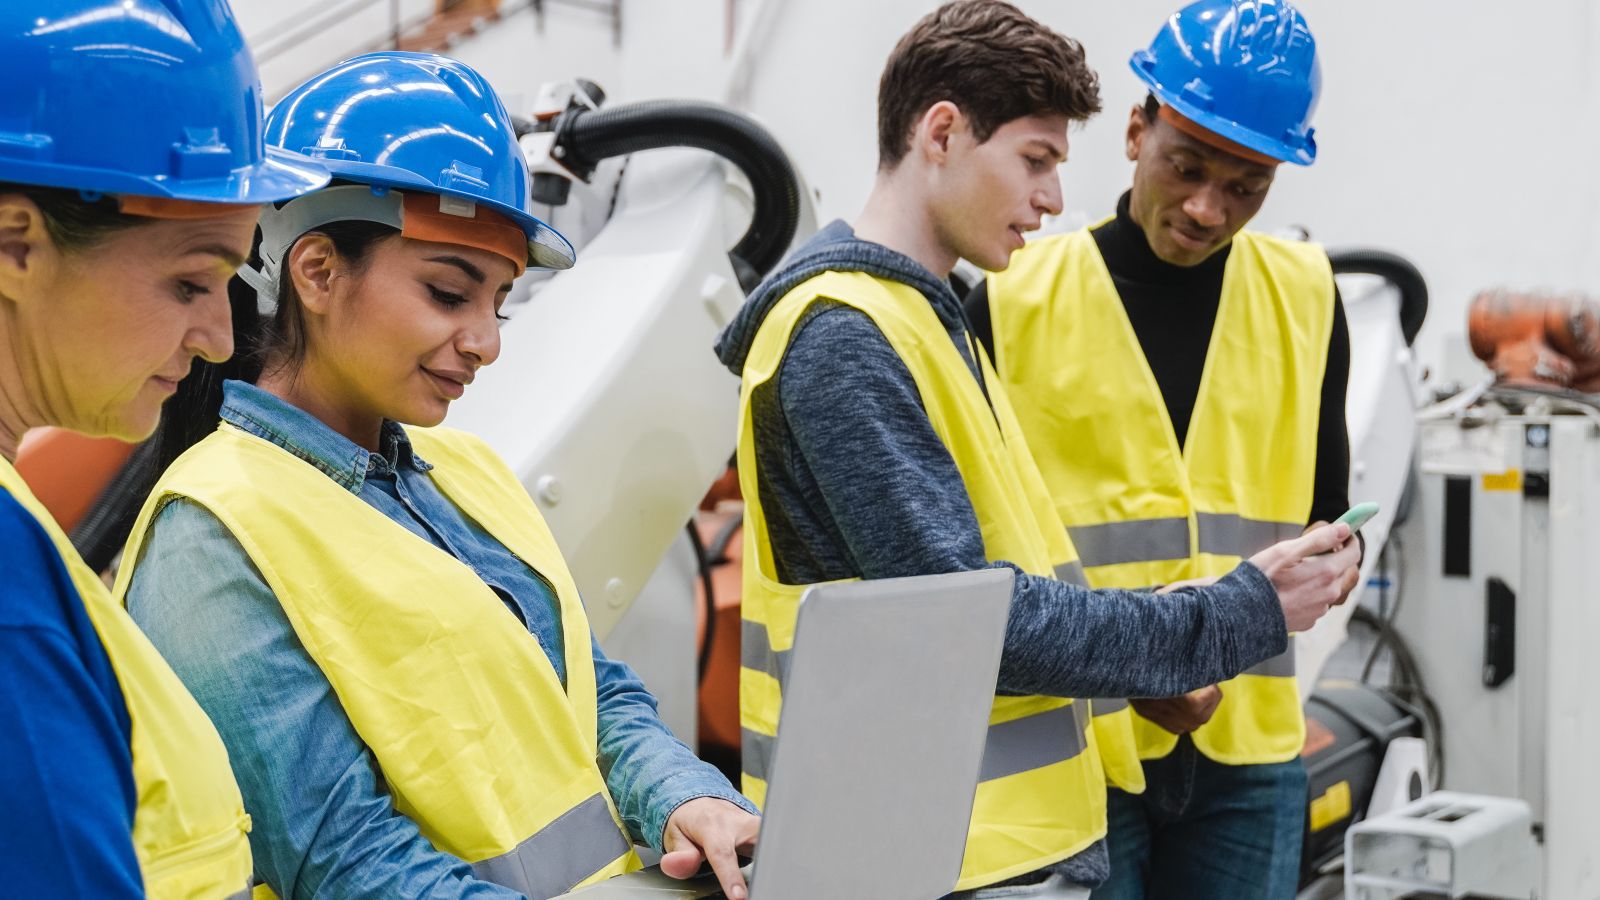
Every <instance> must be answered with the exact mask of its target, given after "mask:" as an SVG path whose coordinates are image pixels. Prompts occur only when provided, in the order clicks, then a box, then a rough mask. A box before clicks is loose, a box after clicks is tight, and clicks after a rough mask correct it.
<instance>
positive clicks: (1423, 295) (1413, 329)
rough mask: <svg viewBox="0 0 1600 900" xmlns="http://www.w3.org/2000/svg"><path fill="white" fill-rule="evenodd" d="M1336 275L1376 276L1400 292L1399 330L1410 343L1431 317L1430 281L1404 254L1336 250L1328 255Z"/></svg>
mask: <svg viewBox="0 0 1600 900" xmlns="http://www.w3.org/2000/svg"><path fill="white" fill-rule="evenodd" d="M1328 261H1329V262H1331V263H1333V274H1335V275H1355V274H1360V275H1377V276H1378V277H1380V278H1382V279H1384V280H1385V281H1388V282H1389V283H1390V284H1392V285H1394V286H1395V289H1396V290H1398V291H1399V292H1400V333H1401V334H1403V335H1405V339H1406V346H1408V347H1409V346H1411V343H1412V341H1415V340H1416V338H1417V332H1419V331H1421V330H1422V323H1423V320H1425V319H1427V317H1428V282H1427V280H1426V279H1424V278H1423V277H1422V272H1421V271H1419V270H1418V269H1417V267H1416V266H1415V265H1412V263H1411V261H1410V260H1408V259H1406V258H1405V257H1403V256H1397V255H1395V254H1393V253H1390V252H1388V251H1386V250H1367V249H1355V250H1336V251H1333V252H1330V253H1329V254H1328Z"/></svg>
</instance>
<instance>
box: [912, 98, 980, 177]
mask: <svg viewBox="0 0 1600 900" xmlns="http://www.w3.org/2000/svg"><path fill="white" fill-rule="evenodd" d="M966 130H967V117H966V116H964V115H962V114H961V109H960V107H958V106H956V105H955V104H954V103H951V102H950V101H949V100H940V101H939V102H938V103H935V104H934V105H932V106H930V107H928V111H927V112H925V113H923V114H922V120H921V121H920V122H918V123H917V130H916V132H915V134H913V135H912V138H911V140H912V142H913V144H914V145H915V146H916V147H917V148H918V149H920V150H921V151H922V154H923V156H924V157H925V158H926V159H927V160H928V161H929V162H933V163H942V162H944V160H945V159H946V158H947V157H949V155H950V139H951V137H953V136H954V135H957V134H960V133H962V132H965V131H966Z"/></svg>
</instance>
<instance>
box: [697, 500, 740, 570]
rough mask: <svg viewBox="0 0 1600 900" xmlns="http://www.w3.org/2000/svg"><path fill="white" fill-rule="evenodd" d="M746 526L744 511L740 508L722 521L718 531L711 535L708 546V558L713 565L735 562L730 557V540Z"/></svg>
mask: <svg viewBox="0 0 1600 900" xmlns="http://www.w3.org/2000/svg"><path fill="white" fill-rule="evenodd" d="M743 527H744V511H743V510H740V511H739V512H737V513H734V514H733V515H732V516H730V517H729V518H728V521H726V522H723V523H722V527H721V528H718V529H717V533H716V534H714V535H712V536H711V546H709V547H707V548H706V560H707V561H708V562H710V563H711V565H712V566H713V567H715V566H721V565H726V564H728V563H731V562H733V560H732V559H729V558H728V542H729V541H731V540H733V535H734V533H735V532H737V531H738V530H739V529H740V528H743Z"/></svg>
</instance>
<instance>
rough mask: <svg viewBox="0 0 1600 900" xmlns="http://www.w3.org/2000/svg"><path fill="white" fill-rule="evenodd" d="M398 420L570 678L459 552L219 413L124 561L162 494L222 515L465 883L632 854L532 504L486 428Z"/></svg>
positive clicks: (169, 477)
mask: <svg viewBox="0 0 1600 900" xmlns="http://www.w3.org/2000/svg"><path fill="white" fill-rule="evenodd" d="M407 433H408V434H409V435H410V437H411V441H412V444H413V446H415V448H416V451H417V453H418V454H419V455H421V456H422V457H424V458H426V459H427V460H429V461H430V462H431V463H433V464H434V468H433V469H432V470H431V472H430V475H431V477H432V478H433V480H434V483H435V484H436V485H438V487H439V489H440V491H441V492H443V493H444V495H445V496H446V497H448V498H450V500H451V502H453V503H455V504H456V505H457V506H458V507H460V509H461V511H462V512H464V513H465V514H466V515H467V516H469V517H470V518H471V519H472V520H473V521H475V522H477V523H478V524H479V525H481V526H483V528H484V529H485V530H487V531H488V532H489V533H490V534H491V535H493V536H494V537H495V539H496V540H498V541H500V542H501V543H503V544H504V545H505V546H506V547H507V548H509V549H510V550H511V552H512V553H514V554H516V556H517V557H518V558H519V559H521V560H523V561H524V562H526V563H527V564H528V565H529V566H530V567H532V568H533V569H534V570H535V571H536V572H538V574H539V575H540V576H541V577H543V578H544V579H545V580H546V581H548V582H549V583H550V585H551V587H552V588H554V591H555V594H556V597H557V598H558V600H559V601H560V605H561V628H562V637H563V640H564V642H565V653H566V668H567V684H566V687H565V689H563V688H562V685H561V681H560V680H559V679H558V678H557V677H556V672H555V668H554V667H553V666H551V665H550V661H549V659H548V658H547V657H546V656H545V653H544V651H543V650H542V649H540V647H539V644H538V642H537V641H536V640H534V638H533V637H532V636H531V635H530V634H529V633H528V630H527V628H526V627H524V626H523V624H522V622H521V621H519V620H518V618H517V616H516V615H515V614H513V613H512V612H511V610H509V609H508V608H507V607H506V605H505V603H504V602H502V601H501V600H500V598H499V597H498V596H497V595H496V594H495V593H494V591H493V590H491V589H490V588H489V586H488V585H486V584H484V582H483V581H482V580H481V579H480V578H479V577H478V576H477V575H476V574H475V573H474V572H473V570H472V569H471V568H470V567H469V566H467V565H466V564H464V563H462V562H460V561H458V560H457V559H455V558H454V557H453V556H451V555H450V554H448V553H446V552H444V551H443V550H440V549H439V548H438V547H435V546H434V545H433V544H431V543H429V542H428V541H426V540H423V539H422V538H420V537H417V536H416V535H415V534H412V533H411V532H410V531H408V530H407V529H406V528H404V527H403V526H401V525H400V524H399V523H397V522H395V521H393V520H392V519H390V518H389V517H387V516H385V515H383V514H382V513H380V512H378V511H377V510H375V509H373V508H372V507H371V506H369V505H367V504H366V503H365V502H363V501H362V500H361V498H359V497H357V496H356V495H355V494H352V493H351V492H349V491H348V490H345V489H344V488H342V487H340V486H339V485H338V484H336V483H335V482H334V481H333V480H332V479H330V478H328V477H327V476H326V475H324V474H322V472H320V471H318V470H317V469H316V468H315V467H313V466H311V465H310V464H309V463H306V462H304V461H302V460H301V459H299V458H297V457H295V456H294V455H292V454H290V453H288V452H286V451H284V450H283V449H281V448H279V447H278V446H276V445H274V444H272V443H270V442H268V441H265V440H262V439H260V438H257V437H255V436H253V435H250V434H247V433H245V432H243V431H240V430H239V429H237V428H234V427H233V426H231V425H226V424H224V425H223V426H222V427H221V428H219V429H218V430H217V431H215V432H213V433H212V434H211V435H210V436H208V437H207V438H206V439H205V440H203V441H201V442H200V443H199V444H196V445H195V446H194V447H192V448H190V449H189V451H188V452H187V453H185V454H184V455H183V456H181V457H179V459H178V460H177V462H175V463H173V465H172V467H171V468H169V469H168V470H167V471H166V473H165V474H164V475H162V477H161V481H160V482H159V483H158V484H157V485H156V488H155V490H154V492H153V493H152V494H151V496H150V499H149V500H148V501H147V502H146V504H145V507H144V510H143V511H142V512H141V513H140V516H139V520H138V522H137V523H136V524H135V526H134V529H133V537H132V539H131V540H130V543H129V546H128V549H127V551H126V552H125V554H124V557H123V558H124V559H127V560H137V559H139V546H140V544H141V543H142V542H143V540H144V537H145V535H146V534H147V532H148V530H149V527H150V522H151V519H152V518H153V517H154V516H155V514H156V513H157V512H158V511H159V510H160V508H161V507H162V506H163V505H164V504H165V503H166V502H167V501H168V500H170V499H171V498H173V497H184V498H187V499H189V500H191V501H193V502H195V503H198V504H199V505H200V506H202V507H204V508H205V509H206V510H207V511H209V512H210V513H211V514H212V515H214V516H216V517H217V518H218V520H220V521H221V522H222V524H223V525H224V526H226V527H227V529H228V531H229V532H231V533H232V534H233V536H234V537H235V538H237V539H238V541H239V543H240V545H241V546H243V548H244V550H245V552H246V553H248V554H249V556H250V559H251V561H252V562H253V563H255V566H256V568H257V569H258V570H260V572H261V575H262V577H263V578H264V579H265V580H266V582H267V584H268V586H270V587H271V588H272V591H273V593H274V594H276V595H277V598H278V602H279V603H280V604H281V605H282V607H283V610H284V612H285V613H286V614H287V615H288V618H289V622H290V624H291V625H292V626H293V627H294V631H295V634H296V635H297V636H299V638H300V641H301V643H303V644H304V645H305V648H306V651H307V652H308V653H310V654H311V657H312V658H313V659H314V660H315V661H316V663H317V665H318V667H319V668H321V669H322V672H323V674H324V675H326V676H327V678H328V681H329V683H330V684H331V685H332V686H333V689H334V692H335V693H336V694H338V697H339V702H340V704H341V705H342V706H343V707H344V712H345V714H346V715H347V716H349V718H350V722H351V724H352V725H353V726H354V727H355V730H356V732H357V733H358V734H359V735H360V736H361V740H362V742H363V743H365V744H366V745H367V746H368V747H370V748H371V749H372V753H373V755H374V756H375V757H376V758H377V760H378V765H379V767H380V768H381V770H382V774H383V780H384V783H385V784H386V785H387V788H388V791H389V793H390V795H391V796H392V797H393V798H394V805H395V808H396V809H397V810H399V811H400V812H401V813H402V814H404V815H406V816H407V817H409V818H410V819H411V820H412V821H414V822H416V823H417V826H418V828H419V829H420V830H421V832H422V834H423V835H424V836H425V837H426V838H427V839H428V840H429V841H430V842H432V844H433V845H434V846H435V847H436V848H438V849H439V850H441V851H443V852H445V853H449V854H452V855H454V856H457V857H459V858H461V859H463V860H466V861H467V862H469V863H471V864H472V868H473V870H474V871H475V872H476V874H477V875H478V877H479V878H482V879H484V880H486V881H492V882H495V883H497V884H501V885H504V886H506V887H510V888H513V889H515V890H519V891H522V892H523V893H525V894H527V895H528V896H530V897H533V898H544V897H551V896H555V895H557V894H561V893H564V892H565V891H567V890H570V889H571V888H573V887H575V886H578V885H584V884H589V883H592V882H595V881H601V880H603V879H605V878H609V877H611V876H613V875H617V874H621V873H623V872H626V871H631V870H633V869H636V868H638V867H639V860H638V858H637V857H636V856H635V855H634V852H633V847H632V843H631V842H630V841H629V839H628V836H627V832H626V831H625V830H624V828H623V826H622V823H621V821H620V820H619V819H618V818H617V813H616V810H615V809H614V808H613V806H612V802H611V796H610V794H609V793H608V791H607V790H606V784H605V779H604V777H602V775H601V774H600V770H599V768H598V766H597V765H596V762H595V756H596V752H597V742H598V739H597V735H596V715H597V713H596V707H595V702H596V701H595V680H594V658H593V655H592V653H591V651H590V644H589V640H590V638H589V620H588V618H587V617H586V616H585V615H584V612H583V606H582V603H581V602H580V601H579V598H578V590H577V586H576V585H575V584H574V583H573V581H572V576H571V574H570V573H569V572H568V571H567V567H566V564H565V563H564V562H563V561H562V558H561V552H560V550H559V549H558V548H557V547H556V542H555V539H554V538H553V537H551V535H550V531H549V529H548V528H547V527H546V525H545V522H544V518H543V517H542V516H540V514H539V511H538V509H537V508H536V507H535V506H534V505H533V501H532V500H531V499H530V498H529V497H528V494H527V491H526V490H524V489H523V487H522V485H521V484H520V483H519V482H518V481H517V479H516V476H515V475H513V474H512V473H511V471H510V470H509V469H508V468H506V466H505V464H504V463H503V462H502V461H501V460H500V458H499V457H498V456H496V455H495V454H494V452H493V451H492V450H490V449H489V448H488V446H486V445H485V444H483V442H482V441H480V440H478V439H477V438H474V437H472V436H469V435H467V434H464V433H461V432H457V431H450V430H446V429H408V431H407ZM130 569H131V567H125V568H124V570H123V571H122V572H121V573H120V574H119V576H118V579H117V586H116V590H117V593H118V595H119V596H122V595H123V593H124V592H125V591H126V589H127V585H128V582H129V578H130V575H131V571H130Z"/></svg>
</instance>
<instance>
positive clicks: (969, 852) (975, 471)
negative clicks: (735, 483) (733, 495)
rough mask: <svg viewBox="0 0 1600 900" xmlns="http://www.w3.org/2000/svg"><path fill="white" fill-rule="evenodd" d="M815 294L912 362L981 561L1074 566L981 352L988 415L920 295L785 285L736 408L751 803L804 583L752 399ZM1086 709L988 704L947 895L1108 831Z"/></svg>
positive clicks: (871, 283)
mask: <svg viewBox="0 0 1600 900" xmlns="http://www.w3.org/2000/svg"><path fill="white" fill-rule="evenodd" d="M824 298H826V299H829V300H834V301H837V302H840V303H844V304H848V305H849V306H852V307H854V308H856V309H858V310H860V311H861V312H863V313H865V314H867V315H868V316H870V317H871V318H872V320H873V322H875V323H876V324H877V326H878V328H879V329H880V330H881V331H882V332H883V334H884V336H885V337H886V338H887V339H888V341H889V343H890V345H891V346H893V347H894V349H895V351H896V352H897V353H898V354H899V355H900V358H901V359H902V360H903V361H904V362H905V363H906V366H907V367H908V368H909V369H910V370H911V374H912V377H913V378H914V379H915V380H916V383H917V388H918V390H919V391H920V393H921V395H922V402H923V405H924V407H925V408H926V409H927V411H928V418H929V420H930V421H931V422H932V424H933V428H934V430H935V431H936V432H937V433H938V434H939V437H940V439H941V440H942V441H943V442H944V445H945V447H946V449H948V450H949V451H950V455H951V456H952V457H953V458H954V459H955V463H956V467H957V468H958V469H959V470H960V472H961V477H962V481H963V482H964V483H965V485H966V488H967V493H968V495H969V496H970V497H971V499H972V506H973V510H974V512H975V513H976V514H977V518H978V524H979V526H980V528H981V529H982V533H983V541H984V548H985V552H986V553H987V555H988V557H989V559H990V560H996V561H997V560H1006V561H1009V562H1011V563H1014V564H1016V565H1018V566H1020V567H1021V568H1022V569H1023V570H1024V571H1026V572H1029V573H1032V574H1034V575H1046V576H1048V575H1051V574H1053V573H1054V572H1056V571H1061V572H1063V573H1065V572H1072V571H1076V570H1077V561H1076V554H1075V553H1074V552H1073V550H1072V547H1071V542H1070V541H1069V540H1068V539H1067V534H1066V532H1065V530H1063V529H1062V528H1061V526H1060V523H1059V520H1058V519H1057V518H1056V514H1055V510H1054V509H1053V508H1052V507H1051V505H1050V502H1049V498H1048V495H1047V493H1046V490H1045V487H1044V483H1043V481H1042V480H1041V479H1040V477H1039V472H1038V469H1037V468H1036V467H1035V466H1034V463H1033V460H1032V458H1031V457H1030V456H1029V454H1028V451H1027V446H1026V444H1025V443H1024V441H1023V438H1022V434H1021V432H1020V431H1019V430H1018V428H1017V424H1016V417H1015V416H1014V415H1013V413H1012V411H1011V407H1010V405H1009V404H1008V403H1007V402H1006V396H1005V392H1004V391H1003V390H1001V389H1000V387H999V385H998V382H996V381H995V379H994V375H993V371H992V369H991V368H990V367H989V363H988V358H987V357H986V356H984V355H983V354H982V353H981V351H980V352H978V357H979V359H980V365H982V366H983V367H984V370H985V371H986V372H987V373H988V374H987V377H988V379H989V384H990V385H991V386H992V390H991V392H990V397H991V399H992V400H993V404H994V405H993V409H992V411H991V408H990V405H989V404H988V403H986V402H985V400H984V396H983V393H982V392H981V391H980V389H979V386H978V383H977V381H975V380H974V379H973V378H972V374H971V370H970V369H968V368H967V364H966V363H965V361H963V360H962V358H961V356H960V354H959V353H958V352H957V351H956V347H955V345H954V344H953V343H952V342H951V340H950V336H949V334H948V333H947V332H946V331H945V328H944V326H943V325H942V324H941V323H940V322H939V319H938V317H937V316H936V315H935V314H934V312H933V309H932V308H931V307H930V306H929V305H928V301H927V298H925V297H923V295H922V294H920V293H919V292H917V291H916V290H914V289H913V288H910V287H907V286H905V285H902V284H898V283H895V282H891V281H886V280H882V279H878V278H874V277H872V276H870V275H866V274H862V273H842V272H827V273H824V274H821V275H818V276H817V277H815V278H812V279H810V280H808V281H806V282H804V283H802V284H801V285H799V286H798V287H796V288H794V289H793V290H791V291H790V292H789V293H788V294H786V295H785V296H784V297H783V298H782V299H781V300H779V301H778V303H777V305H776V306H775V307H773V309H772V310H771V312H769V313H768V315H767V318H766V320H765V321H764V322H763V323H762V325H761V329H760V331H759V332H758V334H757V335H756V338H755V342H754V344H753V346H752V347H751V350H750V355H749V359H748V360H746V362H745V366H744V376H743V384H742V387H741V390H740V402H739V405H740V413H739V414H740V427H739V480H740V486H741V488H742V489H743V492H744V498H745V528H746V532H745V543H744V547H745V559H744V599H743V602H742V616H743V619H744V628H743V635H742V639H743V644H742V648H741V656H742V665H741V668H740V670H739V703H740V708H739V712H740V722H741V725H742V726H743V764H744V766H743V767H744V792H745V794H746V795H747V796H749V797H750V798H751V799H752V800H754V801H755V802H756V803H757V804H758V805H759V804H761V803H762V802H763V801H764V800H765V798H766V778H767V771H768V764H769V760H770V752H771V748H772V742H773V738H774V736H775V735H776V734H777V732H778V717H779V712H780V709H781V707H782V687H783V678H784V675H785V673H786V672H787V671H788V664H787V663H788V655H789V652H790V650H791V648H792V646H793V644H794V628H795V619H796V617H797V615H798V610H799V603H800V596H801V594H803V593H804V592H805V589H806V588H807V587H809V585H804V584H784V583H782V582H780V581H779V580H778V577H777V574H776V573H777V570H776V567H775V566H774V564H773V558H772V543H771V539H770V537H769V535H768V531H767V521H766V517H765V515H764V514H763V512H762V508H761V491H760V489H759V487H758V480H759V477H760V472H759V471H758V470H757V467H756V455H755V433H754V430H753V427H752V419H751V406H750V399H751V395H752V393H753V392H754V391H755V390H756V389H757V388H759V387H760V386H761V385H762V384H763V383H765V382H766V381H767V380H768V379H769V378H771V377H772V375H773V374H774V373H775V372H776V371H777V369H778V366H779V364H780V363H781V362H782V360H783V355H784V352H785V350H786V349H787V348H788V345H789V337H790V334H791V332H792V330H793V329H794V327H795V324H796V323H797V322H798V321H799V319H800V318H801V316H802V315H803V314H804V313H805V311H806V310H807V309H808V308H809V307H810V306H811V304H812V303H813V302H814V301H816V300H819V299H824ZM973 346H974V348H976V345H975V344H974V345H973ZM997 423H998V424H997ZM861 502H864V503H871V502H873V501H872V498H870V497H864V498H861ZM1087 706H1088V704H1087V703H1081V702H1074V701H1073V700H1070V699H1066V698H1060V697H996V698H995V701H994V707H993V710H992V712H991V715H990V719H989V722H990V724H989V737H988V743H987V745H986V746H985V748H984V757H983V767H982V772H981V775H980V782H979V784H978V790H977V795H976V798H975V801H974V805H973V811H972V821H971V825H970V830H969V833H968V836H967V847H966V854H965V856H964V857H963V859H962V864H961V879H960V881H959V882H958V883H957V884H956V889H958V890H969V889H972V888H976V887H981V886H983V885H986V884H993V883H995V882H998V881H1002V880H1004V879H1006V878H1010V877H1013V876H1016V875H1020V874H1023V873H1026V872H1031V871H1034V870H1037V869H1039V868H1042V867H1044V866H1047V865H1049V864H1051V863H1054V862H1057V861H1059V860H1062V859H1065V858H1067V857H1069V856H1072V855H1073V854H1075V853H1077V852H1079V851H1080V850H1082V849H1083V848H1085V847H1087V846H1088V845H1090V844H1092V843H1093V842H1094V841H1095V840H1097V839H1099V838H1100V837H1101V836H1102V835H1104V834H1105V830H1106V820H1105V782H1104V779H1103V777H1102V775H1101V771H1100V763H1099V759H1098V756H1097V755H1096V753H1095V752H1094V750H1093V744H1092V741H1093V736H1092V735H1090V734H1088V733H1087V709H1086V707H1087Z"/></svg>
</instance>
